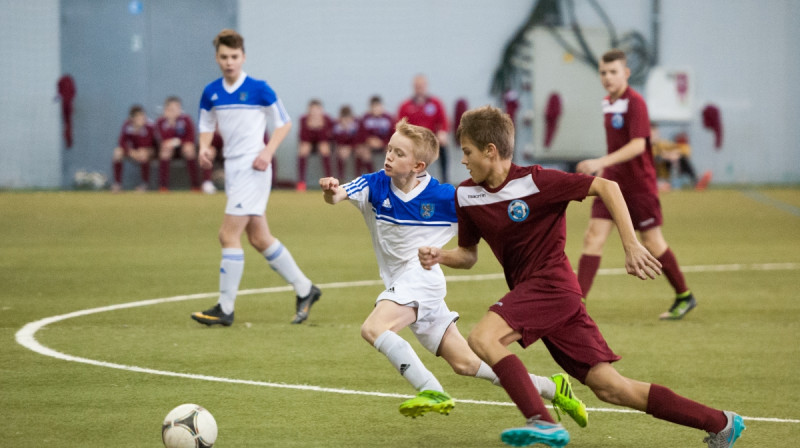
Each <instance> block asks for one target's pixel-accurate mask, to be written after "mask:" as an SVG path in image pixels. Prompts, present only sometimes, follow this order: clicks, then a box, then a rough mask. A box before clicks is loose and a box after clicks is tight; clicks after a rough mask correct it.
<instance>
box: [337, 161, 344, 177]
mask: <svg viewBox="0 0 800 448" xmlns="http://www.w3.org/2000/svg"><path fill="white" fill-rule="evenodd" d="M336 174H338V175H339V180H344V159H336Z"/></svg>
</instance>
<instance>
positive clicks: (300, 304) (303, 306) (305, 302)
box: [292, 285, 322, 324]
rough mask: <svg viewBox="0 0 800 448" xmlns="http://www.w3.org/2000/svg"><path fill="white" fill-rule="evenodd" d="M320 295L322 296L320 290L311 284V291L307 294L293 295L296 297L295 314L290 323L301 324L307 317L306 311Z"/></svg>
mask: <svg viewBox="0 0 800 448" xmlns="http://www.w3.org/2000/svg"><path fill="white" fill-rule="evenodd" d="M320 296H322V291H320V290H319V288H317V287H316V286H315V285H311V291H310V292H309V293H308V295H307V296H305V297H300V296H295V297H297V314H295V315H294V319H293V320H292V323H293V324H302V323H303V322H304V321H305V320H306V319H308V312H309V311H310V310H311V305H313V304H314V303H316V302H317V300H319V298H320Z"/></svg>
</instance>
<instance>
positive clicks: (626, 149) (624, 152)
mask: <svg viewBox="0 0 800 448" xmlns="http://www.w3.org/2000/svg"><path fill="white" fill-rule="evenodd" d="M646 148H647V146H646V142H645V139H644V138H640V137H637V138H634V139H631V141H629V142H628V143H627V144H626V145H625V146H623V147H622V148H619V149H618V150H616V151H614V152H612V153H611V154H606V155H604V156H603V157H598V158H596V159H586V160H584V161H582V162H580V163H578V165H577V166H576V167H575V170H576V171H577V172H579V173H583V174H589V175H591V176H597V175H599V174H600V173H602V172H603V169H604V168H606V167H609V166H612V165H617V164H620V163H623V162H627V161H628V160H631V159H633V158H634V157H638V156H639V154H641V153H643V152H644V150H645V149H646Z"/></svg>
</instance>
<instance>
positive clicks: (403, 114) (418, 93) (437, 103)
mask: <svg viewBox="0 0 800 448" xmlns="http://www.w3.org/2000/svg"><path fill="white" fill-rule="evenodd" d="M403 118H407V119H408V122H409V123H410V124H413V125H417V126H422V127H424V128H428V129H430V130H431V131H433V133H434V134H436V138H438V139H439V160H441V166H442V182H443V183H447V182H448V180H447V166H448V165H447V160H448V157H447V132H448V128H449V124H448V122H447V113H446V112H445V108H444V105H443V104H442V101H441V100H439V98H437V97H435V96H433V95H430V94H429V93H428V78H426V77H425V75H417V76H415V77H414V95H413V96H412V97H411V98H409V99H407V100H406V101H405V102H403V104H401V105H400V109H399V110H398V111H397V119H398V120H401V119H403Z"/></svg>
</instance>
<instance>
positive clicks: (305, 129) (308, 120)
mask: <svg viewBox="0 0 800 448" xmlns="http://www.w3.org/2000/svg"><path fill="white" fill-rule="evenodd" d="M299 132H300V146H299V147H298V148H297V191H306V164H307V162H308V156H309V155H311V152H312V151H313V150H314V149H316V150H317V152H318V153H319V156H320V158H321V159H322V169H323V170H324V171H325V177H331V176H332V174H331V138H333V120H332V119H331V117H329V116H328V114H326V113H325V109H324V108H323V107H322V102H321V101H320V100H317V99H313V100H311V101H309V102H308V110H307V111H306V114H305V115H303V116H302V117H300V131H299Z"/></svg>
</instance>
